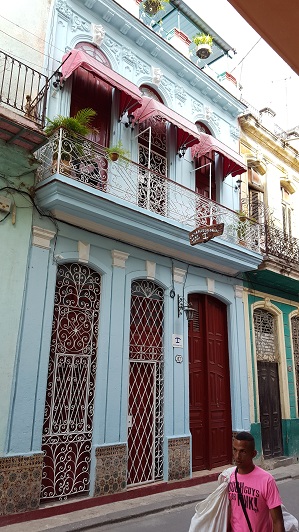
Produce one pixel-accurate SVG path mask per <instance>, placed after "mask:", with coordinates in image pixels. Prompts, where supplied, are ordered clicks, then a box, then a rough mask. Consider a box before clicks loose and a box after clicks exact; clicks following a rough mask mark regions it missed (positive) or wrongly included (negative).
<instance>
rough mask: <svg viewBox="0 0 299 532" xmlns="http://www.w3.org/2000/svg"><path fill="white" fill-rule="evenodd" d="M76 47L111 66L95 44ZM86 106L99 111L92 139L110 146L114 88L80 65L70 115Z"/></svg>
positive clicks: (75, 77) (74, 80)
mask: <svg viewBox="0 0 299 532" xmlns="http://www.w3.org/2000/svg"><path fill="white" fill-rule="evenodd" d="M76 48H77V49H79V50H82V51H84V52H85V53H86V54H87V55H89V56H91V57H92V58H93V59H96V60H97V61H98V62H99V63H102V64H104V65H105V66H108V67H110V63H109V61H108V59H107V57H106V56H105V54H104V53H103V52H102V51H101V50H99V49H98V48H97V47H96V46H94V45H93V44H91V43H86V42H80V43H78V44H77V45H76ZM85 107H91V108H92V109H94V110H95V111H96V113H97V114H96V116H95V117H94V119H93V121H92V125H93V128H94V130H93V134H92V135H91V138H92V140H93V141H95V142H98V143H99V144H101V145H102V146H109V136H110V122H111V108H112V88H111V86H110V85H108V83H106V82H105V81H103V80H102V79H100V78H99V77H97V76H96V75H95V74H94V73H93V72H88V71H87V70H85V69H83V68H81V67H80V68H78V69H77V70H75V72H74V73H73V74H72V96H71V109H70V116H74V115H75V114H76V113H77V112H78V111H79V110H80V109H84V108H85Z"/></svg>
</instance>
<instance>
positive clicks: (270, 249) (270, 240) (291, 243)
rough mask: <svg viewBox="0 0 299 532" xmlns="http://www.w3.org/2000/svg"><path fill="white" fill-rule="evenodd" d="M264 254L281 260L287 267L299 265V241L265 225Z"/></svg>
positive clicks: (276, 228) (273, 227)
mask: <svg viewBox="0 0 299 532" xmlns="http://www.w3.org/2000/svg"><path fill="white" fill-rule="evenodd" d="M264 241H265V254H266V255H267V256H269V255H272V256H273V257H276V258H278V259H281V260H283V261H284V262H286V263H287V264H288V265H291V264H299V240H298V239H297V238H294V237H292V236H290V235H288V234H287V233H285V232H284V231H283V230H282V229H279V228H278V227H275V226H272V225H268V224H266V225H265V240H264Z"/></svg>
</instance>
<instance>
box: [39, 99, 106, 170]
mask: <svg viewBox="0 0 299 532" xmlns="http://www.w3.org/2000/svg"><path fill="white" fill-rule="evenodd" d="M96 114H97V113H96V111H94V109H91V108H90V107H86V108H85V109H80V110H79V111H78V112H77V113H76V114H75V116H62V115H58V116H56V117H55V118H53V120H50V118H47V125H46V127H45V129H44V131H45V133H46V135H47V136H48V137H49V136H51V135H52V134H53V133H54V132H55V131H56V130H57V129H59V128H63V129H65V130H66V131H67V132H68V134H69V137H71V139H70V140H69V139H68V138H63V139H62V145H61V159H60V161H61V163H62V168H63V170H64V172H63V173H65V174H67V175H69V174H70V161H71V159H72V156H73V152H74V147H75V152H76V156H77V157H78V154H80V150H81V145H80V144H79V143H77V144H75V145H74V143H73V142H72V140H73V139H74V138H77V137H78V136H82V137H86V135H88V134H89V133H90V132H91V131H92V127H91V121H92V119H93V118H94V117H95V115H96ZM57 159H58V142H54V150H53V168H52V169H53V171H55V172H56V171H57Z"/></svg>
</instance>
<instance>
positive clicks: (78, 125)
mask: <svg viewBox="0 0 299 532" xmlns="http://www.w3.org/2000/svg"><path fill="white" fill-rule="evenodd" d="M96 114H97V113H96V111H94V109H91V107H86V108H85V109H80V110H79V111H78V112H77V113H76V114H75V116H62V115H58V116H56V117H55V118H53V120H50V118H47V122H48V123H47V125H46V127H45V130H44V131H45V133H46V135H47V136H50V135H52V134H53V133H54V131H55V130H56V129H58V128H60V127H63V128H64V129H66V130H67V131H68V132H69V133H70V135H71V136H73V137H76V136H78V135H81V136H82V137H86V135H88V134H89V133H90V132H91V130H92V127H91V121H92V120H93V118H94V117H95V116H96Z"/></svg>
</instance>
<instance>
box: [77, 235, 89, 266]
mask: <svg viewBox="0 0 299 532" xmlns="http://www.w3.org/2000/svg"><path fill="white" fill-rule="evenodd" d="M89 253H90V244H87V243H86V242H81V241H80V240H79V241H78V256H79V262H82V263H85V264H86V263H88V261H89Z"/></svg>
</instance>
